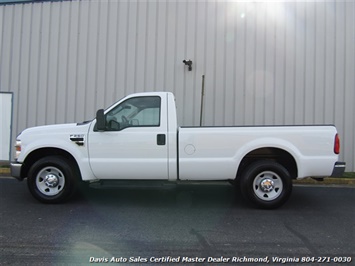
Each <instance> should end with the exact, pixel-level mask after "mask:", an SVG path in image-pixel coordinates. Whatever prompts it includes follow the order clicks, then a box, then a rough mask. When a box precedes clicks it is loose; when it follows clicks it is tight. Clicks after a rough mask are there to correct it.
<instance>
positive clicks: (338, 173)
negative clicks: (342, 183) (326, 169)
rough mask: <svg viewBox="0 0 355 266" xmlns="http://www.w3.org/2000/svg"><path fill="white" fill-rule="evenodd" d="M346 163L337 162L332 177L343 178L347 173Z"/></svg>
mask: <svg viewBox="0 0 355 266" xmlns="http://www.w3.org/2000/svg"><path fill="white" fill-rule="evenodd" d="M345 167H346V163H345V162H336V163H335V164H334V168H333V172H332V175H331V176H332V177H342V176H343V174H344V172H345Z"/></svg>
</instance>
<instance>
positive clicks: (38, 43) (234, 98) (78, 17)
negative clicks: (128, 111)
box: [0, 0, 355, 171]
mask: <svg viewBox="0 0 355 266" xmlns="http://www.w3.org/2000/svg"><path fill="white" fill-rule="evenodd" d="M1 2H3V3H2V4H1V5H0V58H1V60H0V91H3V92H13V132H12V135H13V139H14V138H15V137H16V134H17V133H18V132H20V131H21V130H23V129H24V128H26V127H31V126H36V125H44V124H53V123H64V122H74V121H75V122H79V121H83V120H88V119H91V118H93V117H94V115H95V111H96V109H98V108H101V107H107V106H108V105H110V104H111V103H112V102H113V101H115V100H117V99H119V98H121V97H122V96H124V95H125V94H128V93H132V92H140V91H152V90H154V91H172V92H174V93H175V95H176V99H177V105H178V116H179V121H180V124H182V125H199V122H200V103H201V99H200V96H201V90H202V76H203V75H204V76H205V83H204V84H205V98H204V112H203V125H276V124H281V125H286V124H288V125H290V124H291V125H292V124H335V125H336V126H337V128H338V130H339V133H340V136H341V141H342V144H343V145H342V147H343V149H342V154H341V157H342V158H341V159H342V160H345V161H346V162H347V171H355V164H354V160H355V159H354V158H355V140H354V138H355V135H354V132H355V122H354V120H355V115H354V113H355V107H354V102H355V101H354V100H355V52H354V46H355V2H354V1H223V2H222V1H116V0H111V1H110V0H100V1H97V0H92V1H89V0H87V1H86V0H82V1H78V0H73V1H40V2H36V1H26V0H25V1H22V2H21V3H16V2H17V1H11V2H14V3H8V2H9V1H1ZM183 60H191V61H192V70H191V71H189V69H188V66H186V65H185V64H184V63H183Z"/></svg>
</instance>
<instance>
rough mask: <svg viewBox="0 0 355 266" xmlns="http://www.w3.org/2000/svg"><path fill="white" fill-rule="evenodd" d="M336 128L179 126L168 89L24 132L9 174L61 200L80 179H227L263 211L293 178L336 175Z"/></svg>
mask: <svg viewBox="0 0 355 266" xmlns="http://www.w3.org/2000/svg"><path fill="white" fill-rule="evenodd" d="M339 149H340V144H339V137H338V134H337V131H336V128H335V127H334V126H332V125H324V126H260V127H256V126H248V127H245V126H241V127H178V125H177V118H176V107H175V98H174V95H173V94H172V93H169V92H151V93H138V94H133V95H129V96H127V97H125V98H123V99H122V100H120V101H118V102H117V103H115V104H114V105H112V106H111V107H109V108H108V109H106V110H105V111H104V110H102V109H101V110H98V111H97V114H96V119H93V120H92V121H89V122H84V123H78V124H64V125H51V126H40V127H34V128H29V129H26V130H24V131H23V132H22V133H21V134H20V135H19V136H18V137H17V140H16V144H15V161H13V162H12V163H11V173H12V176H14V177H16V178H17V179H19V180H23V179H24V178H26V177H27V182H28V188H29V190H30V192H31V193H32V195H33V196H34V197H35V198H36V199H38V200H39V201H41V202H45V203H58V202H63V201H65V200H67V199H68V198H69V197H70V196H71V195H72V194H73V193H74V191H75V189H76V187H77V186H78V185H79V184H80V183H81V182H82V181H87V182H89V183H92V182H95V181H100V182H103V181H104V182H107V181H113V180H121V182H122V181H124V182H126V183H127V181H128V180H130V181H131V182H132V181H134V182H136V183H137V184H138V183H139V182H140V181H144V180H145V181H146V180H150V181H152V182H153V181H160V182H162V181H166V182H175V183H184V182H187V181H194V182H196V181H200V182H201V183H203V182H205V181H230V182H231V183H234V184H237V187H238V188H239V189H240V191H241V193H242V195H243V196H244V197H245V198H246V199H247V200H249V201H250V202H252V203H254V204H255V205H256V206H258V207H262V208H276V207H279V206H280V205H282V204H283V203H285V202H286V201H287V199H288V198H289V196H290V194H291V190H292V179H296V178H305V177H326V176H341V175H342V173H343V172H344V170H345V163H344V162H338V154H339Z"/></svg>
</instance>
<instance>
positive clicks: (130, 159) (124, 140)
mask: <svg viewBox="0 0 355 266" xmlns="http://www.w3.org/2000/svg"><path fill="white" fill-rule="evenodd" d="M162 106H166V104H165V105H164V104H162V98H161V97H159V96H144V97H133V98H129V99H127V100H125V101H123V102H122V103H120V104H119V105H117V106H116V107H114V108H113V109H111V110H110V111H109V112H107V113H106V114H105V121H106V129H105V131H98V130H95V127H93V128H91V129H90V133H89V139H88V143H89V158H90V166H91V169H92V171H93V173H94V174H95V176H96V177H97V178H99V179H160V180H162V179H168V149H167V143H166V134H167V121H162V119H161V113H162V112H164V111H165V110H162ZM163 109H164V108H163Z"/></svg>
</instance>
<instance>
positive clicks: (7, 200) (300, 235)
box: [0, 178, 355, 265]
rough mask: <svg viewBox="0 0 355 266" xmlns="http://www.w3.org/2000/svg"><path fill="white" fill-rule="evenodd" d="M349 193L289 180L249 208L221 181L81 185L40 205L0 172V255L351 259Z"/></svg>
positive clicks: (2, 258)
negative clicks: (285, 193)
mask: <svg viewBox="0 0 355 266" xmlns="http://www.w3.org/2000/svg"><path fill="white" fill-rule="evenodd" d="M354 202H355V188H354V187H331V186H325V187H324V186H323V187H318V186H299V185H298V186H295V187H294V190H293V194H292V197H291V199H290V200H289V202H288V203H287V204H285V205H284V206H283V207H282V208H280V209H278V210H271V211H270V210H269V211H267V210H258V209H253V208H251V207H250V206H249V205H247V204H246V203H245V202H244V201H243V200H242V198H241V197H240V196H239V195H236V194H235V192H234V190H233V188H232V187H231V186H230V185H228V184H223V185H204V186H201V185H200V186H198V185H183V186H179V187H176V188H168V189H153V188H151V189H110V190H89V191H86V192H85V193H84V194H83V195H82V196H78V197H76V198H74V199H73V200H72V201H70V202H68V203H66V204H60V205H45V204H41V203H39V202H37V201H36V200H35V199H33V198H32V196H31V195H30V193H29V192H28V190H27V186H26V183H25V182H18V181H17V180H14V179H10V178H0V220H1V223H0V264H1V265H7V264H9V263H11V264H14V265H24V264H27V265H48V264H51V265H59V264H72V265H74V264H75V265H78V264H81V265H87V264H89V263H90V262H99V261H101V262H103V263H110V261H108V262H107V261H105V260H111V259H114V260H115V261H112V262H111V263H119V262H122V259H126V260H127V261H126V263H127V264H128V262H129V260H132V261H131V262H132V263H131V264H130V265H132V264H137V265H138V264H142V263H145V261H144V260H148V262H150V263H154V264H166V265H170V264H171V263H173V261H172V260H174V259H177V258H179V260H180V261H179V262H180V263H181V260H182V259H183V258H184V259H191V261H190V262H187V261H186V263H189V264H190V265H196V264H198V265H216V264H217V265H218V264H220V263H223V259H229V261H228V263H234V264H236V263H237V262H232V259H233V258H234V259H235V260H236V259H240V260H241V259H243V258H247V259H249V258H255V259H260V260H261V259H263V258H266V257H268V260H269V262H270V263H272V260H275V258H276V259H277V258H280V259H282V258H283V259H293V258H300V259H301V258H313V257H316V258H320V257H322V258H323V257H324V258H331V259H333V258H334V257H336V258H338V257H346V258H348V257H351V259H355V248H354V247H355V240H354V236H355V234H354V230H355V229H354V228H355V212H354ZM203 258H204V259H205V260H204V261H203V262H198V259H203ZM194 259H195V260H194ZM150 260H153V262H152V261H150ZM154 260H156V261H154ZM209 260H210V261H209ZM308 262H309V263H310V264H317V263H316V262H315V261H313V263H312V261H308ZM126 263H124V264H126ZM239 263H241V262H240V261H239ZM259 263H260V264H263V262H262V261H260V262H259Z"/></svg>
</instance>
